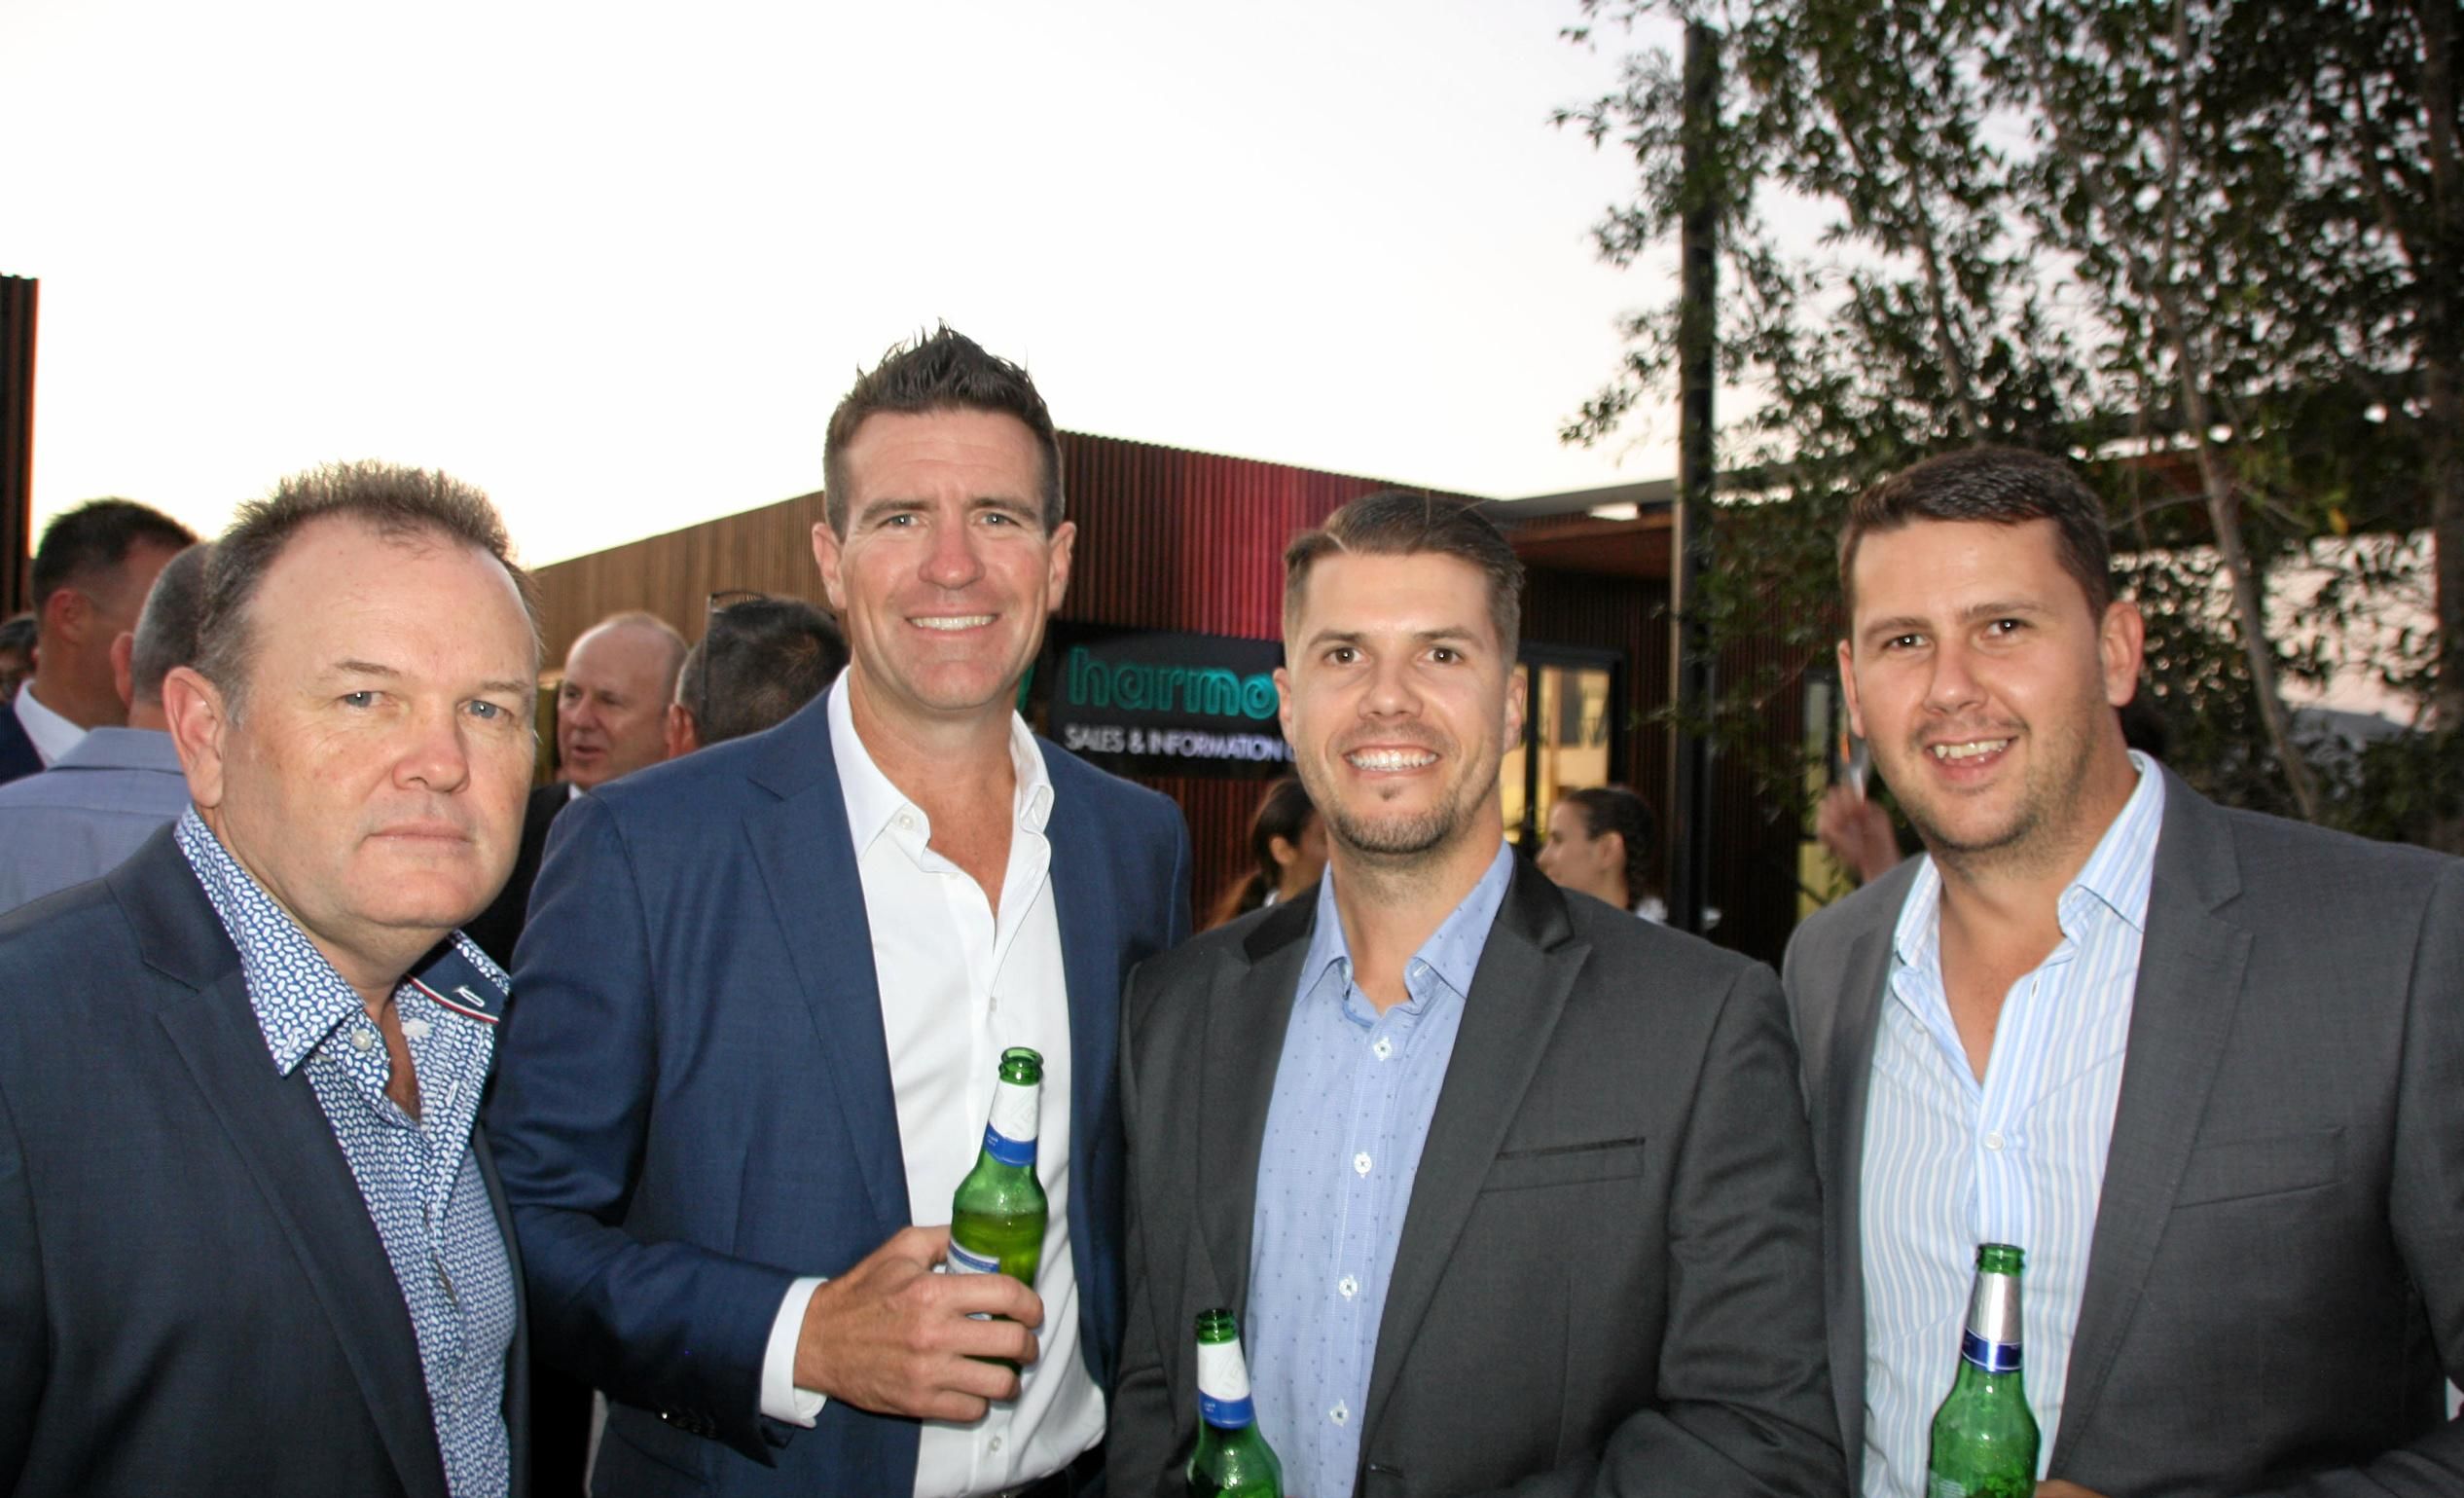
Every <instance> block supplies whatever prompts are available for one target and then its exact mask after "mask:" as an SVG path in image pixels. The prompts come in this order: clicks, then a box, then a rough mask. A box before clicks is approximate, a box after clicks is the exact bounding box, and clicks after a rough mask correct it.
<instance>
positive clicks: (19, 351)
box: [0, 275, 38, 619]
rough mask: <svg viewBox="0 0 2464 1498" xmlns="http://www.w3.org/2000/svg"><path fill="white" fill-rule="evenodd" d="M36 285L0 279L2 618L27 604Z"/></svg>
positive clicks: (31, 281) (20, 279) (31, 531)
mask: <svg viewBox="0 0 2464 1498" xmlns="http://www.w3.org/2000/svg"><path fill="white" fill-rule="evenodd" d="M37 290H38V283H37V282H36V281H35V280H34V279H33V278H32V277H30V276H18V275H0V619H5V618H7V617H9V616H10V615H11V614H14V613H16V612H17V611H18V610H19V609H21V608H25V607H27V606H29V605H30V603H31V602H32V600H31V599H29V598H28V597H27V595H28V594H29V593H30V592H31V591H32V584H31V582H30V581H29V580H28V579H27V577H26V556H27V554H28V553H29V552H31V551H32V550H33V546H32V541H33V536H34V310H35V294H36V292H37Z"/></svg>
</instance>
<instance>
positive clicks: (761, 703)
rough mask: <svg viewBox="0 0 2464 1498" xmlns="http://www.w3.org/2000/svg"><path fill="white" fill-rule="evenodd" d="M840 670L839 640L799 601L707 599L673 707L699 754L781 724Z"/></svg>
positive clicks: (823, 618)
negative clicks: (689, 727)
mask: <svg viewBox="0 0 2464 1498" xmlns="http://www.w3.org/2000/svg"><path fill="white" fill-rule="evenodd" d="M720 597H722V598H724V597H728V596H727V595H720ZM846 665H847V639H846V637H845V636H843V635H841V634H840V633H839V627H838V626H837V625H836V624H834V623H832V622H831V620H830V616H829V615H828V614H825V613H823V612H822V611H821V610H820V609H818V608H815V607H814V606H813V605H812V604H811V603H806V602H805V601H804V600H802V599H785V598H773V597H771V596H769V595H767V594H758V593H757V594H753V595H751V596H749V597H737V598H735V599H734V600H733V602H728V603H719V602H717V601H716V600H713V602H712V605H711V608H710V622H709V627H708V628H707V630H706V631H705V632H704V633H703V636H702V641H701V643H699V644H697V645H695V646H694V647H693V648H692V650H690V651H689V652H687V653H686V655H685V658H684V673H683V675H682V676H678V677H677V679H676V701H677V702H678V703H680V704H682V705H683V707H684V710H685V711H686V712H690V713H692V714H693V725H694V727H695V729H696V730H698V732H699V736H700V738H701V741H702V743H703V745H704V746H705V747H707V746H709V745H712V744H722V743H725V742H726V741H727V740H729V739H741V738H743V736H744V735H746V734H751V733H759V732H761V731H762V730H763V729H765V728H770V727H774V726H776V725H778V724H779V723H783V722H785V721H786V720H787V719H788V718H790V717H792V716H794V715H795V712H796V710H797V709H798V708H801V707H803V706H804V705H805V704H806V703H809V702H811V701H812V700H813V699H814V698H815V697H818V696H820V695H821V692H822V689H823V688H825V687H827V686H828V685H829V684H830V682H831V680H832V679H833V678H835V677H836V676H838V674H839V672H840V670H841V669H842V668H844V667H845V666H846Z"/></svg>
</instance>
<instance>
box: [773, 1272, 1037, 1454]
mask: <svg viewBox="0 0 2464 1498" xmlns="http://www.w3.org/2000/svg"><path fill="white" fill-rule="evenodd" d="M949 1243H950V1230H949V1229H948V1228H947V1227H909V1228H905V1229H903V1230H901V1231H900V1232H898V1233H897V1234H896V1235H894V1236H892V1237H891V1238H890V1239H889V1241H888V1242H887V1243H884V1244H883V1245H882V1246H881V1247H880V1248H877V1249H875V1250H874V1251H873V1252H872V1253H870V1254H868V1255H866V1256H865V1258H864V1260H863V1261H861V1262H860V1263H858V1264H856V1266H855V1267H854V1268H852V1269H850V1270H848V1271H847V1272H846V1273H845V1274H842V1275H840V1276H838V1277H837V1278H836V1279H833V1280H831V1281H829V1282H828V1283H826V1284H824V1285H822V1286H821V1287H820V1288H819V1289H818V1290H815V1292H814V1293H813V1299H812V1300H811V1301H810V1302H809V1303H808V1304H807V1305H806V1306H805V1312H804V1326H803V1328H802V1330H801V1332H800V1334H798V1336H797V1339H796V1373H795V1380H796V1386H797V1387H798V1388H802V1389H810V1390H812V1391H813V1392H815V1393H816V1394H823V1395H827V1396H828V1397H830V1398H831V1399H842V1400H845V1401H847V1402H848V1403H849V1404H851V1405H854V1406H856V1407H860V1408H864V1409H870V1410H874V1411H876V1412H879V1413H882V1414H899V1415H913V1416H915V1417H917V1418H919V1419H926V1420H956V1421H960V1422H964V1421H968V1420H973V1419H976V1418H977V1417H979V1416H981V1415H982V1414H983V1413H984V1411H985V1408H986V1407H987V1406H988V1405H989V1404H990V1403H991V1402H993V1401H995V1400H1005V1399H1015V1398H1017V1396H1018V1374H1017V1373H1015V1372H1013V1371H1012V1370H1011V1369H1010V1368H1009V1367H1006V1366H1004V1365H1003V1364H1000V1363H996V1362H990V1361H986V1360H988V1359H1006V1360H1008V1361H1009V1362H1010V1363H1012V1364H1016V1363H1030V1362H1033V1360H1034V1357H1035V1332H1034V1329H1035V1328H1036V1327H1038V1326H1040V1325H1042V1323H1043V1319H1044V1303H1043V1301H1042V1299H1041V1298H1040V1297H1037V1296H1036V1294H1035V1293H1034V1292H1033V1291H1032V1290H1030V1289H1028V1288H1027V1287H1026V1286H1025V1285H1023V1284H1021V1283H1020V1282H1018V1281H1017V1280H1014V1279H1012V1278H1010V1277H1009V1276H1008V1275H1006V1274H935V1273H933V1272H932V1270H933V1265H935V1264H936V1263H939V1262H940V1261H941V1260H942V1258H943V1256H944V1255H945V1254H946V1253H947V1252H948V1249H949ZM980 1318H995V1319H980Z"/></svg>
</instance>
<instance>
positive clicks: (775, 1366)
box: [761, 1274, 829, 1430]
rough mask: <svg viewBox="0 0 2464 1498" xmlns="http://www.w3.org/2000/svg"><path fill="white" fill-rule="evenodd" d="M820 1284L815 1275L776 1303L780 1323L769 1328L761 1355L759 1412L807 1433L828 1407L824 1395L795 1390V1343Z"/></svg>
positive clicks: (818, 1278) (802, 1281)
mask: <svg viewBox="0 0 2464 1498" xmlns="http://www.w3.org/2000/svg"><path fill="white" fill-rule="evenodd" d="M821 1284H822V1280H821V1276H819V1275H817V1274H816V1275H811V1276H808V1277H806V1278H804V1279H800V1280H798V1281H796V1282H795V1283H794V1284H792V1285H789V1286H788V1287H787V1294H786V1297H784V1298H783V1299H781V1300H780V1301H779V1319H778V1320H776V1321H773V1322H772V1323H771V1324H770V1345H769V1346H768V1347H766V1348H764V1349H763V1350H762V1355H761V1412H762V1413H763V1414H766V1415H768V1416H769V1417H770V1418H772V1419H774V1420H779V1421H781V1422H783V1423H785V1424H788V1425H795V1426H801V1427H803V1428H804V1429H806V1430H811V1429H813V1423H814V1422H815V1420H818V1419H820V1418H821V1407H822V1406H823V1405H826V1404H828V1403H829V1399H828V1398H827V1397H826V1396H824V1395H819V1394H815V1393H813V1392H811V1391H809V1390H805V1389H799V1388H797V1387H796V1342H797V1339H798V1337H799V1336H800V1335H801V1334H802V1333H803V1331H804V1312H805V1307H806V1306H808V1305H811V1304H812V1303H813V1293H814V1292H815V1291H816V1290H819V1289H820V1288H821Z"/></svg>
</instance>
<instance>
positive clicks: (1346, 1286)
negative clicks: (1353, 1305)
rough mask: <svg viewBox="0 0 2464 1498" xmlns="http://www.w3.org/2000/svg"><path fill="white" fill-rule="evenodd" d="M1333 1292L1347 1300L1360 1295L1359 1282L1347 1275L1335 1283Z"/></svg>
mask: <svg viewBox="0 0 2464 1498" xmlns="http://www.w3.org/2000/svg"><path fill="white" fill-rule="evenodd" d="M1335 1290H1336V1292H1337V1293H1339V1294H1340V1295H1341V1296H1342V1297H1343V1298H1345V1299H1346V1300H1349V1299H1351V1298H1352V1297H1354V1296H1357V1295H1359V1293H1360V1282H1359V1280H1357V1279H1354V1278H1353V1277H1352V1276H1351V1275H1349V1274H1347V1275H1345V1276H1344V1277H1343V1278H1341V1279H1339V1280H1337V1281H1335Z"/></svg>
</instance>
